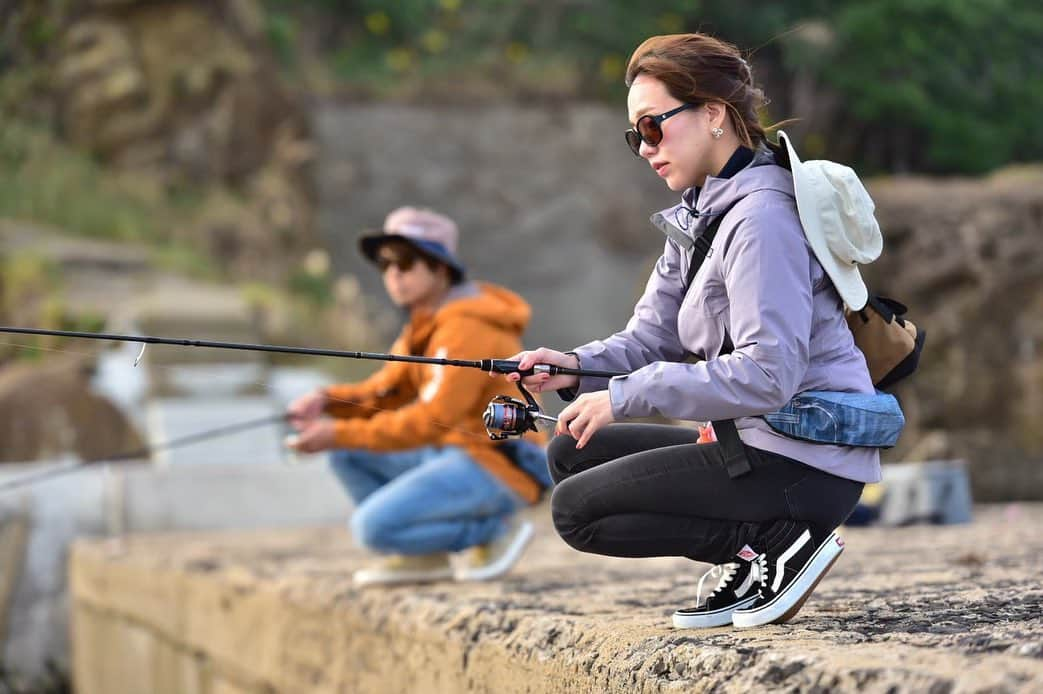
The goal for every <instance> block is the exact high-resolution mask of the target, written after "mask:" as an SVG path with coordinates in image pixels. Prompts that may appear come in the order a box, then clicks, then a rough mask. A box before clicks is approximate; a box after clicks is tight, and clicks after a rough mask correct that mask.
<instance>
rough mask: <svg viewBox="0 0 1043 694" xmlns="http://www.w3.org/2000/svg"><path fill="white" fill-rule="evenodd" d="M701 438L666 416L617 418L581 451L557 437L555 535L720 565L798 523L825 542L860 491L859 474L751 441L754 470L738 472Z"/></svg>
mask: <svg viewBox="0 0 1043 694" xmlns="http://www.w3.org/2000/svg"><path fill="white" fill-rule="evenodd" d="M697 438H698V433H697V432H696V431H694V430H693V429H688V428H684V427H675V426H664V425H659V424H612V425H609V426H607V427H605V428H603V429H601V430H599V431H598V432H597V433H596V434H595V435H594V436H593V437H592V438H591V439H590V441H589V442H588V443H587V445H586V447H584V448H583V449H581V450H576V441H575V439H573V438H572V437H571V436H558V437H556V438H555V439H554V440H553V441H551V444H550V447H549V449H548V463H549V465H550V473H551V475H552V476H553V477H554V480H555V482H557V486H556V487H555V488H554V495H553V497H552V498H551V512H552V514H553V517H554V526H555V528H557V531H558V534H560V535H561V537H562V539H564V540H565V542H567V543H568V544H569V545H571V546H572V547H575V548H576V549H578V550H580V551H583V552H592V553H594V554H606V555H609V556H614V557H662V556H681V557H688V558H690V559H695V560H697V561H704V562H710V563H713V564H721V563H724V562H728V561H732V558H733V557H734V556H735V554H736V552H738V551H739V550H740V549H742V547H743V545H746V544H748V545H750V546H751V547H752V548H753V549H754V550H756V551H758V552H763V551H765V550H766V549H767V547H764V546H763V544H764V543H765V542H767V541H768V540H767V538H771V537H774V536H776V535H777V534H778V531H779V529H780V526H781V525H787V526H788V525H792V523H793V522H794V521H797V522H799V523H802V524H805V523H806V524H807V527H808V528H809V529H810V530H811V534H812V537H813V538H814V539H815V540H816V542H820V541H822V540H824V539H825V538H826V537H827V536H828V535H829V533H830V532H832V531H833V529H834V528H836V527H837V526H838V525H840V524H841V523H843V522H844V519H845V518H847V516H848V514H849V513H851V511H852V509H854V507H855V504H856V503H857V502H858V498H859V496H860V495H861V493H862V486H863V485H862V483H861V482H855V481H852V480H848V479H844V478H842V477H837V476H836V475H831V474H829V473H827V472H823V471H821V470H818V469H816V468H813V467H810V466H808V465H804V464H803V463H800V462H797V461H795V460H792V459H790V458H786V457H784V456H781V455H777V454H774V453H769V452H766V451H761V450H758V449H754V448H750V447H749V446H747V447H746V452H747V456H748V457H749V460H750V465H751V466H752V468H753V469H752V471H751V472H749V473H747V474H745V475H742V476H741V477H737V478H734V479H732V478H731V477H729V476H728V473H727V471H726V470H725V467H724V457H723V455H722V453H721V447H720V446H719V445H718V444H716V443H709V444H696V443H695V441H696V440H697Z"/></svg>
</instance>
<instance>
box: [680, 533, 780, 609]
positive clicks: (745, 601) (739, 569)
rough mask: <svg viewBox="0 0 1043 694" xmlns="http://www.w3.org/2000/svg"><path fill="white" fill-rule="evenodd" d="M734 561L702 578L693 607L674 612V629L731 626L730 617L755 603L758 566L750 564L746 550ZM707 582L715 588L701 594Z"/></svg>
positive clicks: (757, 588) (758, 581)
mask: <svg viewBox="0 0 1043 694" xmlns="http://www.w3.org/2000/svg"><path fill="white" fill-rule="evenodd" d="M751 555H752V556H751ZM738 557H739V561H733V562H728V563H727V564H718V565H717V566H714V567H713V568H711V569H710V570H709V571H707V572H706V573H704V574H703V577H702V578H700V579H699V584H698V586H696V589H695V607H686V608H684V609H680V610H677V611H676V612H674V616H673V621H674V626H675V627H677V628H678V629H705V628H709V627H722V626H725V625H731V623H732V613H734V612H735V611H736V610H741V609H743V608H745V607H750V606H752V605H753V603H755V602H756V601H757V596H758V591H759V589H760V587H761V582H760V564H759V563H757V562H756V561H753V558H754V557H756V554H755V553H754V552H753V550H751V549H749V547H748V546H747V547H744V548H743V551H742V552H740V553H739V554H738ZM707 580H709V581H716V584H714V586H713V589H712V590H711V591H710V592H709V593H704V592H703V584H704V583H706V581H707Z"/></svg>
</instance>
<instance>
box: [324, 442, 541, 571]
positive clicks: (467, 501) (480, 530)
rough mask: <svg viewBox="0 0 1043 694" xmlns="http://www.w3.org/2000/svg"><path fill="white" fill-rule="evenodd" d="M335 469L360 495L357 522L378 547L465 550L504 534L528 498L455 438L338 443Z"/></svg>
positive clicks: (366, 540) (363, 539) (362, 539)
mask: <svg viewBox="0 0 1043 694" xmlns="http://www.w3.org/2000/svg"><path fill="white" fill-rule="evenodd" d="M330 464H331V466H332V468H333V472H334V473H335V474H336V475H337V477H338V478H339V479H340V482H341V484H343V485H344V488H345V489H346V490H347V491H348V494H350V495H351V497H352V499H354V500H355V505H356V509H355V513H354V515H353V516H352V518H351V530H352V533H354V535H355V538H356V540H357V541H358V542H359V543H361V544H362V545H364V546H366V547H368V548H369V549H372V550H375V551H377V552H390V553H395V554H430V553H432V552H457V551H459V550H462V549H466V548H467V547H473V546H474V545H480V544H484V543H486V542H490V541H492V540H494V539H496V538H497V537H498V536H499V535H501V534H503V532H505V531H506V529H507V520H508V519H509V518H510V516H511V515H512V514H513V513H514V512H515V511H517V510H518V509H519V508H521V507H522V506H524V505H525V502H524V500H523V499H522V498H521V497H519V496H518V495H517V494H515V493H514V492H513V491H512V490H511V489H510V488H509V487H507V485H506V484H504V483H503V482H501V481H500V480H498V479H497V478H496V477H494V476H493V475H492V474H491V473H490V472H488V471H487V470H486V469H485V468H483V467H482V466H481V465H480V464H478V463H477V462H476V461H475V460H474V459H472V458H471V457H470V456H469V455H468V454H467V452H466V451H464V450H463V449H461V448H457V447H455V446H425V447H423V448H414V449H410V450H406V451H396V452H393V453H377V452H373V451H367V450H360V449H340V450H335V451H333V452H332V454H331V455H330Z"/></svg>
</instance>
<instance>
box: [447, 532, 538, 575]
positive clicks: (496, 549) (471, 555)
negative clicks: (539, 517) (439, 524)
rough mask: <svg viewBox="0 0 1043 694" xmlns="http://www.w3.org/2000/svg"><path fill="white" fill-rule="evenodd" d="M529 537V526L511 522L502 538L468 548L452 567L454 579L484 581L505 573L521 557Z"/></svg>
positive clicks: (530, 536) (530, 533)
mask: <svg viewBox="0 0 1043 694" xmlns="http://www.w3.org/2000/svg"><path fill="white" fill-rule="evenodd" d="M532 536H533V527H532V523H530V522H529V521H525V520H520V519H517V518H515V519H512V520H511V522H510V525H509V526H508V528H507V532H505V533H504V534H503V535H501V536H500V537H498V538H497V539H495V540H493V541H492V542H489V543H487V544H484V545H477V546H475V547H472V548H471V549H469V550H467V552H466V553H464V555H463V561H462V562H461V563H460V565H458V566H457V568H456V572H455V577H456V580H458V581H488V580H489V579H490V578H496V577H497V576H500V575H502V574H505V573H507V572H508V571H509V570H510V568H511V567H512V566H514V564H515V562H517V561H518V559H520V558H521V555H522V552H524V551H525V547H526V546H527V545H528V544H529V541H530V540H532Z"/></svg>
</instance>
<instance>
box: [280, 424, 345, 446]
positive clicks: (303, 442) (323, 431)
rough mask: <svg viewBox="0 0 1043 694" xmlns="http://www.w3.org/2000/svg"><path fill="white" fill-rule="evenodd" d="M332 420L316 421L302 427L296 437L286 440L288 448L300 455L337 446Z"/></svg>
mask: <svg viewBox="0 0 1043 694" xmlns="http://www.w3.org/2000/svg"><path fill="white" fill-rule="evenodd" d="M334 423H335V420H332V419H315V420H313V421H312V422H311V423H310V424H308V425H306V426H304V427H301V428H300V429H299V431H300V433H299V434H297V435H296V436H289V437H287V438H286V446H287V447H289V448H292V449H293V450H295V451H297V452H298V453H318V452H320V451H326V450H329V449H331V448H333V447H334V446H335V445H336V440H335V435H334V431H333V425H334Z"/></svg>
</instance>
